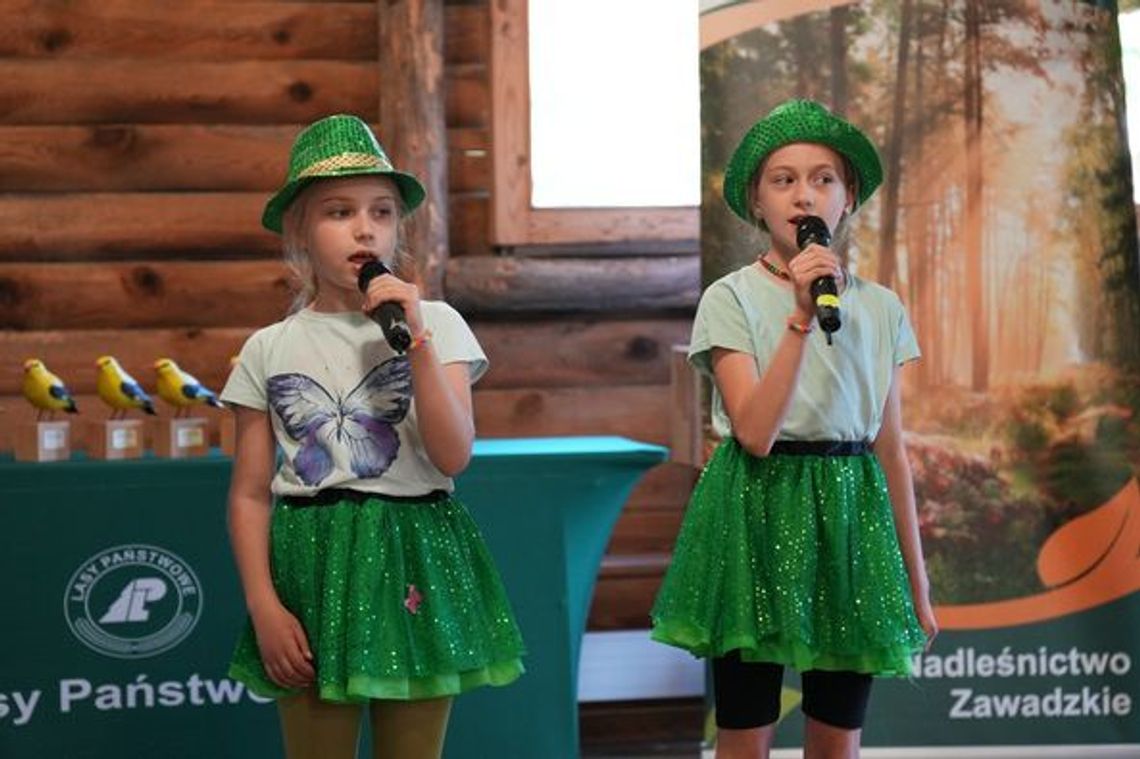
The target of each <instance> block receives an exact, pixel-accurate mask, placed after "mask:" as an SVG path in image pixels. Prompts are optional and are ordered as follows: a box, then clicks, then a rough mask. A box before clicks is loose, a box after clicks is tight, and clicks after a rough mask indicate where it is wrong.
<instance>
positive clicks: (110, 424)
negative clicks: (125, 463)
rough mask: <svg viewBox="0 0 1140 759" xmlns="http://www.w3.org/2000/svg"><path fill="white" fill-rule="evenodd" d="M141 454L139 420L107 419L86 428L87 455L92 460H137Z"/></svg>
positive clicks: (141, 435) (141, 426)
mask: <svg viewBox="0 0 1140 759" xmlns="http://www.w3.org/2000/svg"><path fill="white" fill-rule="evenodd" d="M142 453H143V423H142V420H141V419H108V420H107V421H105V422H92V423H91V424H90V425H89V426H88V428H87V455H88V456H90V457H91V458H93V459H106V460H115V461H117V460H119V459H137V458H139V457H140V456H142Z"/></svg>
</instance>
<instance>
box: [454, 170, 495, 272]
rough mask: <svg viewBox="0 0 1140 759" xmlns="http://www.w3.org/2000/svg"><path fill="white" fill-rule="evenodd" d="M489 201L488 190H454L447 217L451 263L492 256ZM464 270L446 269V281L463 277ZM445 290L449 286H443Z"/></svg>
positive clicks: (461, 268)
mask: <svg viewBox="0 0 1140 759" xmlns="http://www.w3.org/2000/svg"><path fill="white" fill-rule="evenodd" d="M489 210H490V201H489V199H488V197H487V193H486V192H463V193H452V194H451V202H450V214H449V216H448V219H447V229H448V239H449V240H450V241H451V259H452V262H454V261H455V259H457V258H465V257H471V256H490V255H491V253H492V252H493V251H492V250H491V244H490V242H489V241H488V238H487V212H488V211H489ZM463 271H465V269H464V268H463V267H462V266H460V267H459V268H451V267H450V266H449V268H448V270H447V271H446V272H444V281H445V282H446V281H447V280H449V279H454V278H456V277H462V276H464V274H463V273H462V272H463ZM444 291H445V292H446V287H445V288H444Z"/></svg>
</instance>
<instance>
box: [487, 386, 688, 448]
mask: <svg viewBox="0 0 1140 759" xmlns="http://www.w3.org/2000/svg"><path fill="white" fill-rule="evenodd" d="M475 428H476V429H477V430H479V436H480V437H489V438H502V437H543V436H547V435H621V436H624V437H629V438H633V439H635V440H641V441H644V442H647V443H657V444H659V445H665V444H666V443H667V442H668V437H669V388H668V387H660V386H654V385H635V386H627V387H621V386H614V387H576V388H556V389H552V390H542V389H524V390H478V389H476V392H475Z"/></svg>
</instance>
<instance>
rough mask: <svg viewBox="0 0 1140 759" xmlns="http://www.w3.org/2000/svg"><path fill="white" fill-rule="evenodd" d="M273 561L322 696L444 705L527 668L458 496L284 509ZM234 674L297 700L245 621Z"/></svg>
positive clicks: (274, 536)
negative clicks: (271, 669) (441, 701)
mask: <svg viewBox="0 0 1140 759" xmlns="http://www.w3.org/2000/svg"><path fill="white" fill-rule="evenodd" d="M270 563H271V570H272V575H273V584H274V586H275V587H276V589H277V593H278V595H279V597H280V598H281V602H282V603H283V604H284V605H285V607H286V608H288V609H289V610H290V611H291V612H292V613H293V614H294V615H295V616H296V617H297V619H298V620H299V621H300V622H301V625H302V627H304V629H305V634H306V635H307V636H308V640H309V647H310V650H311V651H312V652H313V661H314V668H315V670H316V673H317V674H316V682H315V686H316V688H317V692H318V695H319V696H320V698H322V699H324V700H327V701H358V700H364V699H370V698H378V699H397V700H407V699H425V698H437V697H442V696H450V695H454V694H458V693H462V692H464V691H467V690H470V689H471V688H475V687H478V686H481V685H506V684H507V683H510V682H512V681H513V680H515V679H516V678H517V677H518V676H519V675H520V674H522V672H523V665H522V662H521V657H522V655H523V653H524V650H523V642H522V636H521V635H520V633H519V629H518V625H517V624H516V623H515V619H514V615H513V613H512V611H511V608H510V604H509V602H508V600H507V595H506V592H505V590H504V589H503V584H502V581H501V580H500V578H499V574H498V571H497V570H496V568H495V566H494V563H493V560H492V558H491V555H490V552H489V551H488V550H487V547H486V545H485V544H484V542H483V538H482V536H481V535H480V533H479V530H478V527H476V525H475V523H474V521H473V520H472V519H471V517H470V515H469V514H468V513H467V510H466V509H465V508H464V506H463V505H462V504H461V503H460V502H459V501H458V500H456V499H455V498H452V497H450V496H448V497H444V498H442V499H441V500H437V501H435V502H428V503H406V502H398V501H392V500H387V499H384V498H374V497H368V498H367V499H354V500H339V501H335V502H333V503H331V504H329V505H318V506H295V505H290V504H289V503H287V502H282V501H279V502H278V503H277V504H276V506H275V507H274V509H273V516H272V522H271V524H270ZM229 675H230V677H232V678H234V679H236V680H239V681H241V682H243V683H245V684H246V686H247V687H248V688H249V689H250V690H251V691H253V692H254V693H256V694H258V695H261V696H267V697H279V696H284V695H289V694H291V693H294V692H296V691H291V690H288V689H286V688H282V687H281V686H279V685H277V684H276V683H274V682H273V681H272V680H270V679H269V676H268V675H267V674H266V672H265V670H264V669H263V667H262V663H261V657H260V655H259V652H258V648H257V639H256V637H255V635H254V631H253V626H252V624H250V623H248V622H247V624H246V629H245V631H244V632H243V634H242V635H241V637H240V639H239V641H238V645H237V650H236V651H235V653H234V657H233V660H232V662H231V665H230V670H229Z"/></svg>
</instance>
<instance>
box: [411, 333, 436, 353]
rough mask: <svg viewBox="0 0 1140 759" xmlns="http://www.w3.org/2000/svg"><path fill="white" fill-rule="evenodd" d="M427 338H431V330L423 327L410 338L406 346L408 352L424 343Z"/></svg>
mask: <svg viewBox="0 0 1140 759" xmlns="http://www.w3.org/2000/svg"><path fill="white" fill-rule="evenodd" d="M429 340H431V330H430V329H425V330H424V331H423V332H421V333H419V334H418V335H416V336H415V337H413V338H412V342H411V344H410V345H409V346H408V352H409V353H411V352H412V351H414V350H415V349H416V348H419V347H420V346H421V345H423V344H424V343H426V342H427V341H429Z"/></svg>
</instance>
